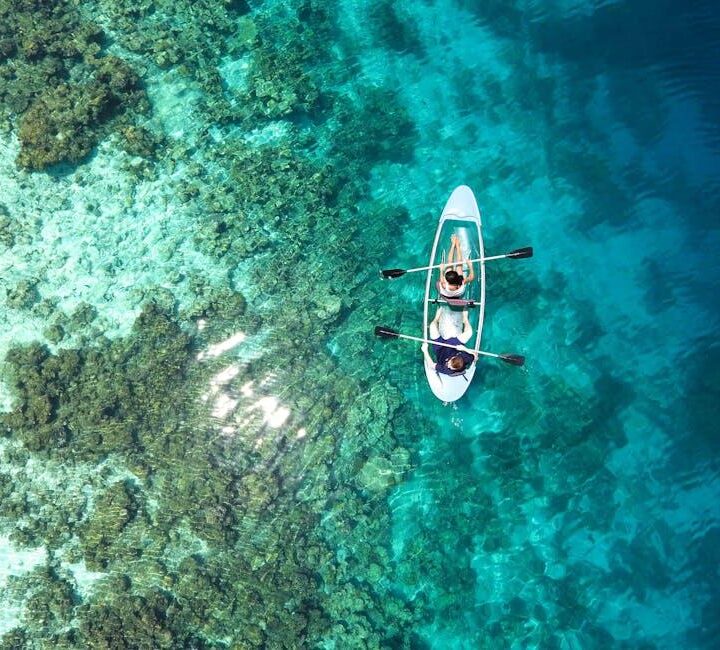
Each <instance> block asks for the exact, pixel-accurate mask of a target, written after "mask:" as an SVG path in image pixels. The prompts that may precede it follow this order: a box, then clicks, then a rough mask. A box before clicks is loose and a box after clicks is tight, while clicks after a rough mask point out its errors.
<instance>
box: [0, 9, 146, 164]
mask: <svg viewBox="0 0 720 650" xmlns="http://www.w3.org/2000/svg"><path fill="white" fill-rule="evenodd" d="M102 37H103V33H102V30H101V29H100V28H99V27H98V26H97V25H95V24H93V23H91V22H88V21H84V20H83V19H82V17H81V16H80V14H79V12H78V10H77V7H76V6H75V4H74V3H72V2H68V1H67V0H62V1H61V2H58V3H52V4H48V3H45V2H40V1H36V0H23V1H22V2H19V3H15V2H4V3H2V4H1V5H0V42H1V43H3V45H2V48H1V49H0V52H2V56H0V114H4V115H5V116H11V117H13V118H14V119H15V120H16V121H17V124H18V138H19V140H20V143H21V149H20V153H19V155H18V159H17V162H18V165H20V166H21V167H23V168H25V169H30V170H38V169H45V168H47V167H49V166H51V165H55V164H57V163H61V162H67V163H70V164H73V163H77V162H79V161H81V160H83V159H84V158H86V157H87V155H88V154H89V153H90V151H91V150H92V148H93V147H94V146H95V145H96V144H97V143H98V142H99V140H100V139H101V138H102V137H103V136H104V135H106V134H107V132H108V129H109V127H110V125H111V124H112V122H113V118H114V117H116V116H120V117H122V118H123V119H125V120H126V121H128V120H132V115H133V114H135V113H137V112H144V111H147V110H148V108H149V105H148V103H147V100H146V99H145V94H144V91H143V89H142V87H141V83H140V80H139V77H138V76H137V74H136V73H135V72H134V71H133V70H132V68H131V67H130V66H129V65H128V64H127V63H126V62H125V61H123V60H121V59H119V58H118V57H115V56H104V55H103V54H102V52H101V46H100V42H101V41H102Z"/></svg>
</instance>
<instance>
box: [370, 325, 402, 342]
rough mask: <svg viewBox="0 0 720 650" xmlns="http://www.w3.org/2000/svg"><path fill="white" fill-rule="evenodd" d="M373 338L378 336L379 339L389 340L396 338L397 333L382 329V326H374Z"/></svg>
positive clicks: (386, 328) (387, 328) (385, 328)
mask: <svg viewBox="0 0 720 650" xmlns="http://www.w3.org/2000/svg"><path fill="white" fill-rule="evenodd" d="M375 336H379V337H380V338H381V339H391V338H393V337H395V336H397V332H396V331H394V330H391V329H390V328H389V327H383V326H382V325H375Z"/></svg>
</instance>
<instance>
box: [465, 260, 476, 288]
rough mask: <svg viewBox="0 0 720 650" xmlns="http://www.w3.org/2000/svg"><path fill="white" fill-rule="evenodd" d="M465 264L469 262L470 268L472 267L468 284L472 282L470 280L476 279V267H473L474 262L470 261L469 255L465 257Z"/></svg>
mask: <svg viewBox="0 0 720 650" xmlns="http://www.w3.org/2000/svg"><path fill="white" fill-rule="evenodd" d="M465 264H467V265H468V268H469V269H470V275H468V277H467V279H466V280H465V282H466V283H467V284H470V282H472V281H473V280H474V279H475V269H474V268H473V265H472V262H471V261H470V258H469V257H468V258H466V259H465Z"/></svg>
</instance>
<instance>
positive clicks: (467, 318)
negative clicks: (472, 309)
mask: <svg viewBox="0 0 720 650" xmlns="http://www.w3.org/2000/svg"><path fill="white" fill-rule="evenodd" d="M462 319H463V323H469V322H470V317H469V316H468V310H467V309H463V313H462Z"/></svg>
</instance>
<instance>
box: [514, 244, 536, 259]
mask: <svg viewBox="0 0 720 650" xmlns="http://www.w3.org/2000/svg"><path fill="white" fill-rule="evenodd" d="M532 256H533V247H532V246H525V248H518V249H517V250H514V251H513V252H512V253H509V254H508V257H512V258H513V259H515V260H521V259H524V258H526V257H532Z"/></svg>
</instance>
